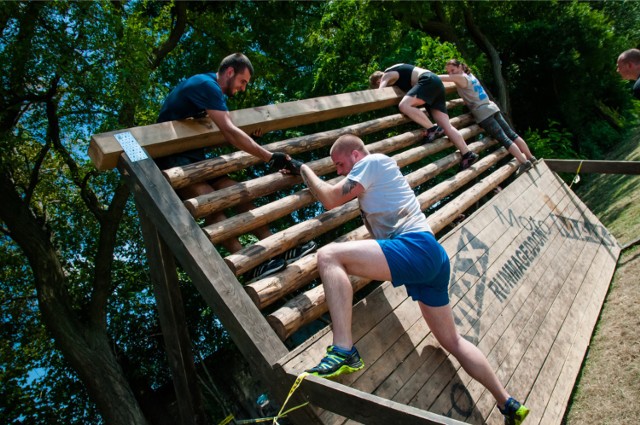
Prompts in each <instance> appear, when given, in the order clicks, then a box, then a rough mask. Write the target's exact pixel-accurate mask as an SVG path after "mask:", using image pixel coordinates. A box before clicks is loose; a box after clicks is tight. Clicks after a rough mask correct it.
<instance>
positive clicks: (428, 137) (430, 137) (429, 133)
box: [422, 125, 444, 143]
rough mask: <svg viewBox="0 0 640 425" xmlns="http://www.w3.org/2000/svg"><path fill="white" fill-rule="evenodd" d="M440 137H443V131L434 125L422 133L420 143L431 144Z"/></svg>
mask: <svg viewBox="0 0 640 425" xmlns="http://www.w3.org/2000/svg"><path fill="white" fill-rule="evenodd" d="M442 136H444V130H443V129H442V127H440V126H439V125H434V126H433V127H431V128H430V129H428V130H426V131H425V132H424V138H423V139H422V143H431V142H433V141H434V140H436V139H439V138H440V137H442Z"/></svg>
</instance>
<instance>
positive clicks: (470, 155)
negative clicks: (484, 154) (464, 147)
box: [460, 151, 480, 171]
mask: <svg viewBox="0 0 640 425" xmlns="http://www.w3.org/2000/svg"><path fill="white" fill-rule="evenodd" d="M478 158H480V156H479V155H478V154H477V153H475V152H473V151H469V152H467V153H465V154H464V155H462V161H460V171H462V170H466V169H467V168H469V167H471V165H473V163H474V162H476V161H477V160H478Z"/></svg>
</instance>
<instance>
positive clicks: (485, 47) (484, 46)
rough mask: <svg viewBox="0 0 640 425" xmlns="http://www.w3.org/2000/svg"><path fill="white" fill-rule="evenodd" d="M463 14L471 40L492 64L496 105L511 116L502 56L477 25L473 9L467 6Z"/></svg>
mask: <svg viewBox="0 0 640 425" xmlns="http://www.w3.org/2000/svg"><path fill="white" fill-rule="evenodd" d="M463 12H464V23H465V25H466V27H467V29H468V30H469V34H470V35H471V38H472V39H473V41H474V42H475V43H476V45H477V46H478V47H479V48H480V50H482V51H483V52H484V53H485V54H486V55H487V56H488V57H489V61H490V62H491V69H492V70H493V77H494V79H495V82H496V86H497V89H498V97H497V99H496V100H497V101H496V103H497V104H498V106H499V107H500V109H501V110H502V111H503V112H504V113H505V114H507V115H509V111H510V104H509V93H507V85H506V82H505V80H504V77H503V75H502V61H501V60H500V55H499V54H498V51H497V50H496V49H495V47H493V44H491V42H490V41H489V39H488V38H487V36H485V35H484V33H483V32H482V31H481V30H480V28H479V27H478V26H477V25H476V24H475V22H474V19H473V15H472V13H471V8H470V7H469V6H468V5H467V4H465V6H464V8H463Z"/></svg>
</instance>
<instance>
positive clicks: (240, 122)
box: [88, 83, 455, 170]
mask: <svg viewBox="0 0 640 425" xmlns="http://www.w3.org/2000/svg"><path fill="white" fill-rule="evenodd" d="M445 89H446V91H447V93H450V92H453V91H454V90H455V88H454V85H453V84H452V83H446V84H445ZM403 94H404V93H403V92H402V91H401V90H400V89H398V88H396V87H386V88H384V89H377V90H361V91H357V92H351V93H342V94H337V95H332V96H322V97H316V98H313V99H304V100H296V101H292V102H285V103H278V104H273V105H265V106H258V107H255V108H248V109H239V110H236V111H231V112H230V114H231V119H232V120H233V122H234V123H235V124H236V125H237V126H238V127H240V128H241V129H242V130H244V131H245V132H246V133H247V134H251V133H253V132H254V131H256V130H258V129H260V130H262V132H263V133H267V132H269V131H273V130H281V129H284V128H292V127H298V126H301V125H306V124H311V123H317V122H320V121H327V120H331V119H334V118H340V117H343V116H347V115H353V114H359V113H362V112H368V111H373V110H376V109H382V108H386V107H388V106H392V105H396V104H398V103H399V102H400V99H401V98H402V96H403ZM127 131H128V132H130V133H131V134H132V135H133V137H135V139H136V140H137V141H138V143H139V144H140V145H141V146H142V147H144V148H145V150H146V151H147V153H148V154H149V155H150V156H151V157H152V158H158V157H162V156H167V155H171V154H174V153H177V152H184V151H186V150H190V149H195V148H201V147H207V146H215V145H219V144H222V143H224V141H225V140H224V136H223V135H222V133H221V132H220V129H219V128H218V127H217V126H216V125H215V124H214V123H213V122H212V121H211V120H210V119H209V118H200V119H186V120H178V121H167V122H163V123H158V124H151V125H146V126H141V127H134V128H129V129H122V130H115V131H110V132H107V133H101V134H96V135H94V136H92V137H91V142H90V144H89V151H88V154H89V157H90V158H91V160H92V161H93V164H94V165H95V167H96V168H97V169H98V170H109V169H112V168H114V167H115V166H116V165H117V163H118V157H119V156H120V154H121V153H122V147H121V146H120V143H118V141H117V140H116V139H115V137H114V135H116V134H118V133H123V132H127Z"/></svg>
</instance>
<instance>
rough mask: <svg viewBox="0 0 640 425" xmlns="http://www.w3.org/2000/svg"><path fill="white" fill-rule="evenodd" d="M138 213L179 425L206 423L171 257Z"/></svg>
mask: <svg viewBox="0 0 640 425" xmlns="http://www.w3.org/2000/svg"><path fill="white" fill-rule="evenodd" d="M138 214H139V216H140V225H141V227H142V235H143V237H144V241H145V245H146V248H147V257H148V261H149V269H150V273H151V280H152V282H153V288H154V292H155V296H156V303H157V307H158V315H159V317H160V326H161V328H162V335H163V338H164V343H165V349H166V352H167V356H168V360H169V367H170V368H171V375H172V377H173V388H174V391H175V394H176V400H177V403H178V411H179V415H180V422H181V423H182V424H184V425H200V424H206V423H207V420H206V416H205V412H204V407H203V405H202V394H201V392H200V387H199V386H198V377H197V375H196V369H195V365H194V361H193V353H192V351H191V339H190V338H189V332H188V330H187V325H186V320H185V314H184V308H183V302H182V294H181V293H180V287H179V286H178V276H177V273H176V264H175V261H174V259H173V254H171V250H170V249H169V247H168V246H167V244H166V243H165V242H164V240H162V237H160V235H159V234H158V231H157V229H156V228H155V226H154V225H153V224H152V223H151V221H150V220H149V218H148V217H147V215H146V214H145V212H144V211H143V209H142V208H140V207H139V206H138Z"/></svg>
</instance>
